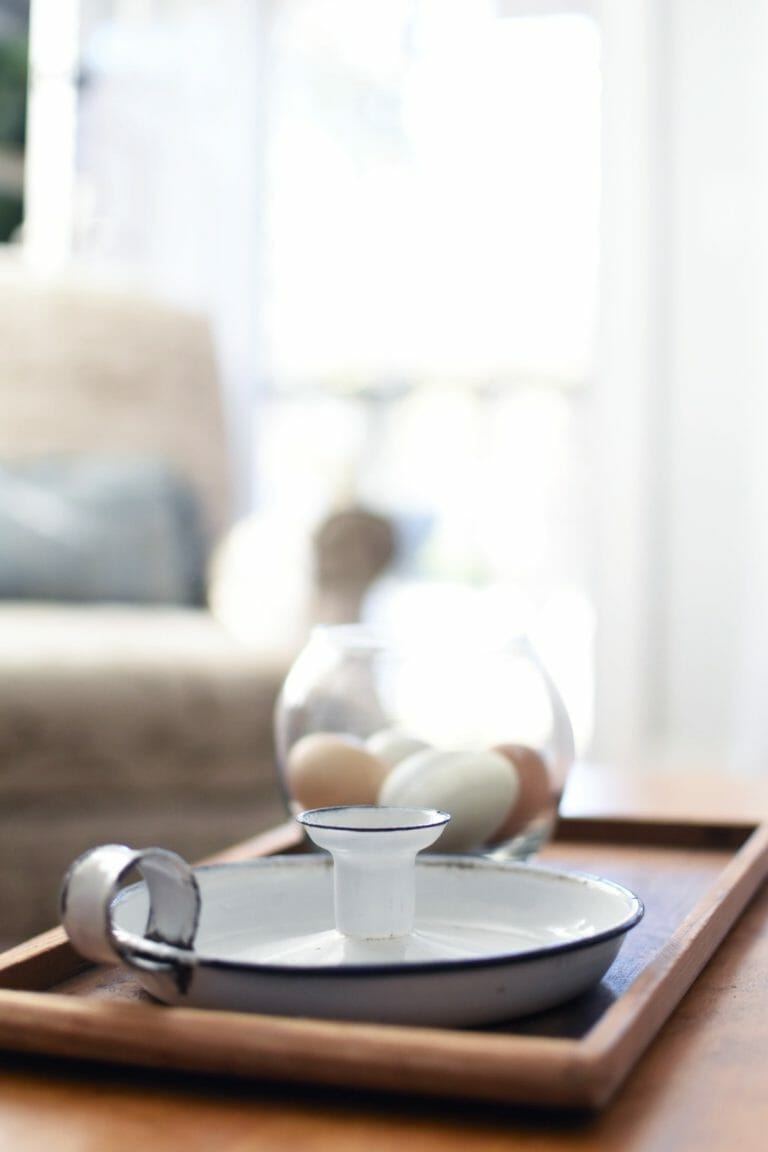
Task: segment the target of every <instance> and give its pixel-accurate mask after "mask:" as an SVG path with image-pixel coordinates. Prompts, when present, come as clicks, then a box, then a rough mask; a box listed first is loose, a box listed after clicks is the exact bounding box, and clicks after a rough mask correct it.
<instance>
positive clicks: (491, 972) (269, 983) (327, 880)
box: [62, 841, 643, 1026]
mask: <svg viewBox="0 0 768 1152" xmlns="http://www.w3.org/2000/svg"><path fill="white" fill-rule="evenodd" d="M377 843H378V841H377ZM133 867H136V868H138V869H139V870H140V871H141V873H142V875H143V877H144V879H143V880H142V881H139V882H138V883H135V884H132V885H131V886H130V887H128V888H124V889H122V890H121V891H119V892H118V891H117V888H118V885H119V881H120V879H121V878H122V877H124V876H125V875H126V874H127V873H128V872H129V870H130V869H131V868H133ZM412 874H413V878H414V896H415V912H414V918H413V925H412V928H411V930H410V931H408V932H404V933H402V934H401V935H397V936H392V937H389V938H385V939H367V938H358V937H355V936H351V935H347V934H345V933H343V932H340V931H339V930H338V929H337V928H336V927H335V923H336V913H337V904H336V900H335V896H334V860H333V859H332V858H331V857H330V856H328V855H326V854H320V853H312V854H306V855H297V856H276V857H272V858H267V859H260V860H255V861H252V862H245V863H236V864H221V865H209V866H203V867H199V868H194V869H190V868H189V867H188V866H187V865H186V864H184V862H183V861H181V860H180V858H179V857H177V856H175V855H174V854H173V853H169V852H165V851H164V850H162V849H149V850H146V851H144V852H141V851H138V852H134V851H132V850H131V849H128V848H125V847H123V846H119V845H117V846H116V845H107V846H105V847H102V848H97V849H94V850H93V851H92V852H90V853H87V854H86V855H85V856H84V857H81V858H80V860H79V861H76V862H75V864H74V865H73V866H72V868H71V869H70V872H69V874H68V876H67V879H66V881H65V885H64V889H63V898H62V918H63V922H64V926H65V928H66V929H67V931H68V933H69V935H70V938H71V940H72V943H73V944H74V946H75V947H76V948H77V949H78V950H79V951H81V952H82V953H83V954H84V955H87V956H89V957H91V958H92V959H95V960H100V961H108V962H112V963H115V962H119V963H122V964H125V965H127V966H128V967H130V968H131V969H132V970H133V971H134V972H135V974H136V976H137V978H138V980H139V981H140V983H141V985H142V986H143V987H144V988H145V989H146V991H147V992H149V993H150V994H151V995H152V996H154V997H156V998H157V999H159V1000H161V1001H165V1002H166V1003H169V1004H186V1005H190V1006H195V1007H204V1008H218V1009H232V1010H237V1011H248V1012H267V1013H277V1014H280V1015H294V1016H317V1017H329V1018H337V1019H355V1020H374V1021H379V1022H388V1023H400V1024H419V1025H449V1026H462V1025H471V1024H488V1023H494V1022H501V1021H503V1020H507V1019H512V1018H514V1017H518V1016H521V1015H527V1014H529V1013H533V1012H538V1011H541V1010H543V1009H546V1008H551V1007H553V1006H555V1005H557V1004H560V1003H562V1002H564V1001H566V1000H569V999H571V998H572V997H574V996H576V995H578V994H579V993H581V992H583V991H585V990H586V989H588V988H589V987H591V986H592V985H594V984H595V983H597V982H598V981H599V980H600V979H601V978H602V976H603V975H604V973H605V972H606V971H607V969H608V968H609V967H610V965H611V963H612V962H613V960H614V958H615V957H616V954H617V953H618V951H619V948H620V947H621V944H622V941H623V939H624V937H625V935H626V933H627V932H628V931H629V929H631V928H632V927H633V926H634V925H635V924H637V923H638V921H639V920H640V918H641V917H642V915H643V907H642V904H641V902H640V901H639V900H638V898H637V897H636V896H635V895H633V894H632V893H631V892H629V891H628V890H627V889H625V888H623V887H621V886H620V885H618V884H615V883H613V882H611V881H609V880H605V879H600V878H597V877H593V876H586V875H582V874H579V873H572V872H562V871H555V870H552V869H549V868H544V867H541V866H536V865H531V864H525V863H512V862H508V861H504V862H499V861H494V860H491V859H487V858H482V857H470V856H446V855H437V854H434V855H433V854H428V855H423V856H420V857H418V859H416V860H415V863H414V864H413V866H412Z"/></svg>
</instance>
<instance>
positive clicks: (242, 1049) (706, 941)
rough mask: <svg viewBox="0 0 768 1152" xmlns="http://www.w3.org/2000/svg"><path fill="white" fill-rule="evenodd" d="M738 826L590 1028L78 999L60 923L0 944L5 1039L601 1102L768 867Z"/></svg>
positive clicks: (764, 848)
mask: <svg viewBox="0 0 768 1152" xmlns="http://www.w3.org/2000/svg"><path fill="white" fill-rule="evenodd" d="M623 824H624V822H623V821H622V822H616V821H611V820H606V819H603V818H600V819H597V820H594V821H591V820H590V821H584V820H579V821H574V822H572V823H571V822H569V821H565V822H564V825H565V826H564V828H563V833H564V837H565V838H568V835H569V833H573V834H575V835H576V836H579V837H581V836H582V835H584V834H586V832H587V831H588V830H589V829H590V828H591V831H592V832H593V833H594V838H595V839H598V838H601V837H610V836H611V835H612V834H613V835H615V834H616V833H617V831H619V832H620V831H621V828H622V826H623ZM632 826H633V828H634V830H635V832H636V834H637V836H638V837H640V836H641V835H642V830H643V828H644V829H645V833H646V842H648V841H651V842H654V841H656V842H665V843H669V842H670V837H671V838H672V839H674V833H675V828H676V827H677V826H676V825H675V826H673V825H664V824H663V822H661V823H659V822H656V821H642V822H633V824H632ZM686 827H687V828H688V829H689V831H692V832H693V839H694V842H695V841H697V840H698V842H699V844H702V843H704V844H706V843H709V842H711V840H712V837H713V835H714V834H715V832H716V831H717V828H716V826H715V825H704V824H693V823H692V824H690V825H687V826H686ZM697 830H698V831H697ZM725 831H730V832H731V833H734V832H736V833H737V834H739V835H740V836H741V835H743V837H744V842H743V844H742V846H741V847H740V848H739V849H738V850H737V851H736V852H735V854H734V855H733V856H732V857H731V858H730V860H729V861H728V863H727V864H726V866H725V867H724V869H723V871H722V872H721V873H719V875H718V877H717V878H716V880H715V882H714V884H713V885H712V886H711V887H710V888H709V890H708V891H707V892H706V893H705V894H704V896H703V897H702V898H701V899H700V900H699V901H698V902H697V904H696V905H695V907H694V908H693V909H692V911H691V912H690V913H689V915H688V916H687V917H686V918H685V919H684V921H683V922H682V923H681V924H680V925H679V926H678V928H677V929H676V931H675V932H674V933H673V934H672V936H671V937H670V938H669V940H668V941H667V942H666V944H665V945H664V947H663V948H662V949H661V951H660V952H659V954H658V955H657V956H656V957H655V959H654V960H653V961H652V962H651V964H649V965H648V966H647V967H646V968H645V969H644V970H643V972H641V974H640V975H639V977H638V978H637V979H636V980H635V981H634V982H633V984H632V985H631V986H630V987H629V988H628V989H627V991H626V992H625V993H624V994H623V995H622V996H621V997H619V999H617V1000H616V1001H615V1003H614V1004H612V1005H611V1006H610V1007H609V1008H608V1009H607V1010H606V1011H605V1012H604V1014H603V1015H602V1017H601V1018H600V1020H599V1021H598V1022H597V1023H596V1025H595V1026H594V1027H593V1028H592V1029H591V1031H590V1032H589V1033H587V1035H586V1036H585V1037H583V1038H581V1039H578V1040H570V1039H560V1038H549V1037H531V1036H516V1035H509V1034H502V1033H482V1032H462V1031H458V1030H449V1029H437V1028H410V1027H403V1026H400V1025H397V1026H395V1025H380V1024H360V1023H347V1022H339V1021H327V1020H305V1019H290V1018H286V1017H275V1016H262V1015H247V1014H243V1013H235V1012H214V1011H204V1010H201V1009H195V1008H172V1009H171V1008H158V1007H156V1006H154V1005H147V1004H136V1003H125V1002H123V1003H119V1002H115V1001H109V1000H106V999H105V1000H102V999H86V998H80V999H78V998H77V997H74V996H68V995H63V994H61V993H56V992H48V991H46V989H47V988H50V987H52V986H54V985H55V984H57V983H59V982H60V981H62V980H64V979H66V978H67V977H69V976H72V975H74V974H76V972H78V971H82V970H83V969H84V968H86V967H88V965H87V963H85V962H84V961H82V960H81V959H80V958H79V957H78V956H77V955H76V954H75V953H74V952H73V950H72V949H71V948H70V946H69V944H68V942H67V940H66V937H65V935H64V933H63V931H62V930H61V929H53V930H52V931H51V932H48V933H45V934H43V935H42V936H39V937H36V938H35V939H34V940H31V941H28V942H27V943H26V944H23V945H20V946H19V947H17V948H14V949H11V950H10V951H9V952H6V953H5V955H3V956H0V981H2V984H3V985H4V987H3V988H0V1047H2V1048H5V1049H9V1050H14V1051H17V1052H19V1051H23V1052H29V1053H38V1054H43V1055H49V1056H66V1057H74V1058H83V1059H94V1060H101V1061H108V1062H111V1063H123V1064H134V1065H142V1066H147V1067H154V1068H167V1069H173V1070H175V1071H193V1072H201V1073H215V1074H225V1075H235V1076H240V1077H247V1078H254V1077H259V1078H264V1079H272V1080H275V1079H279V1080H288V1081H301V1082H309V1083H315V1084H324V1085H333V1086H336V1087H343V1088H361V1089H378V1090H391V1091H397V1092H403V1091H404V1090H405V1091H408V1092H411V1093H417V1094H426V1095H437V1096H444V1095H446V1094H450V1095H451V1096H454V1097H456V1096H463V1097H466V1098H475V1099H478V1100H482V1099H484V1100H489V1101H497V1102H498V1101H502V1102H505V1103H523V1104H547V1105H559V1106H575V1107H591V1108H597V1107H601V1106H602V1105H604V1104H605V1103H607V1102H608V1100H609V1099H610V1098H611V1096H613V1094H614V1093H615V1092H616V1090H617V1089H618V1087H619V1086H620V1085H621V1083H622V1082H623V1081H624V1080H625V1079H626V1077H627V1075H628V1074H629V1072H630V1071H631V1069H632V1067H633V1066H634V1064H635V1063H636V1062H637V1060H638V1059H639V1058H640V1056H641V1055H642V1053H643V1052H644V1051H645V1049H646V1047H647V1046H648V1044H649V1043H650V1042H651V1041H652V1039H653V1038H654V1036H655V1035H656V1033H657V1032H658V1030H659V1029H660V1028H661V1026H662V1024H663V1023H664V1021H665V1020H666V1019H667V1018H668V1017H669V1015H670V1014H671V1013H672V1011H673V1010H674V1008H675V1006H676V1005H677V1004H678V1003H679V1001H680V1000H681V999H682V997H683V995H684V994H685V992H686V991H687V990H688V988H689V987H690V986H691V984H692V983H693V981H694V980H695V979H696V977H697V976H698V974H699V972H700V971H701V969H702V968H703V967H704V965H705V964H706V963H707V961H708V960H709V959H710V957H711V956H712V955H713V953H714V952H715V951H716V949H717V947H718V946H719V944H720V942H721V941H722V940H723V938H724V937H725V936H726V934H727V933H728V931H729V930H730V928H731V927H732V925H733V924H734V922H735V921H736V920H737V918H738V917H739V915H740V914H741V912H742V911H743V910H744V908H745V907H746V905H747V904H748V902H749V900H750V899H751V898H752V896H754V894H755V893H756V892H757V890H758V888H759V887H760V886H761V884H762V883H763V881H764V880H765V879H766V877H768V824H764V825H739V826H735V825H729V826H728V828H727V829H725ZM683 839H684V840H685V837H683ZM299 842H300V836H297V833H296V830H295V827H294V826H293V825H292V824H291V825H285V826H282V827H281V828H279V829H275V830H273V831H272V832H270V833H268V834H266V835H264V836H261V837H255V838H254V839H253V840H251V841H248V842H246V844H244V845H239V846H237V847H236V848H234V849H231V850H229V851H228V852H225V853H222V854H221V855H220V856H218V857H217V859H242V858H244V857H245V856H249V855H250V856H258V855H266V854H273V853H275V852H280V851H291V850H293V849H295V848H296V847H297V846H298V844H299Z"/></svg>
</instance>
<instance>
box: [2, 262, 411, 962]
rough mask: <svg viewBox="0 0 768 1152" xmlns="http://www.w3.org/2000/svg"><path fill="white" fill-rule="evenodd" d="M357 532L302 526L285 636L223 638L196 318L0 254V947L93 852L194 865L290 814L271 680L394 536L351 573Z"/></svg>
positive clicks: (225, 524) (221, 521)
mask: <svg viewBox="0 0 768 1152" xmlns="http://www.w3.org/2000/svg"><path fill="white" fill-rule="evenodd" d="M365 520H366V517H365V515H363V521H365ZM355 523H356V521H355V517H354V516H353V517H352V519H351V521H350V519H349V517H348V515H347V514H346V513H345V514H343V515H342V518H341V520H340V521H337V520H336V519H335V517H331V518H330V521H329V524H330V527H329V526H328V525H323V526H321V527H319V528H318V532H317V534H316V536H315V537H314V538H313V539H308V541H307V549H306V552H307V559H306V566H307V567H306V572H305V573H302V574H300V576H301V579H300V580H298V581H295V580H294V584H295V585H296V587H297V588H299V590H300V594H299V595H298V597H297V600H296V603H295V605H294V608H293V610H292V620H291V624H292V627H291V629H290V635H288V632H286V643H285V645H284V646H282V647H280V648H279V649H278V648H276V646H275V645H274V643H270V644H269V645H260V643H259V636H258V635H254V634H253V633H252V632H251V633H248V632H247V630H244V631H243V634H242V635H239V634H238V633H237V630H236V629H234V628H233V627H232V626H231V621H230V620H229V619H227V618H226V613H225V612H217V611H215V610H212V606H213V608H214V609H215V608H216V603H215V601H216V596H215V594H214V593H215V589H214V590H213V591H212V589H211V579H212V576H211V574H212V573H216V574H217V579H220V580H221V582H222V584H221V586H225V585H226V577H225V573H223V572H222V568H223V567H224V566H225V562H226V561H227V559H228V552H231V551H232V549H231V546H228V541H230V543H231V534H232V533H233V532H235V529H234V528H233V510H232V500H231V478H230V474H229V456H228V451H227V437H226V431H225V423H224V415H223V412H222V404H221V396H220V394H219V385H218V378H217V370H216V363H215V357H214V353H213V349H212V345H211V338H210V333H209V330H208V327H207V325H206V323H205V322H204V321H203V320H202V319H201V318H200V317H198V316H195V315H190V314H187V313H184V312H180V311H178V310H176V309H173V308H170V307H168V306H165V305H161V304H159V303H158V302H156V301H148V300H146V299H144V298H142V297H141V296H139V295H136V294H132V293H127V292H122V291H116V290H114V289H107V288H106V287H100V286H98V285H95V284H94V283H93V282H86V281H84V280H82V279H81V280H79V281H76V280H71V279H70V280H69V281H68V282H66V283H63V282H61V281H59V282H56V283H52V282H42V281H34V280H30V279H29V278H28V277H27V276H25V275H24V274H23V273H22V272H21V270H20V269H19V268H17V267H16V266H15V265H10V266H8V267H5V266H1V265H0V939H6V940H7V939H9V938H20V937H22V936H25V935H29V934H30V933H32V932H35V931H38V930H42V929H45V928H47V927H49V926H50V925H51V924H53V923H54V922H55V920H56V916H57V906H56V901H57V893H58V887H59V881H60V878H61V875H62V873H63V870H64V869H65V867H66V866H67V865H68V863H69V862H70V861H71V860H72V859H73V858H74V857H75V856H76V855H77V854H78V853H79V852H81V851H83V850H84V849H86V848H88V847H90V846H92V845H95V844H97V843H105V842H110V841H120V842H127V843H131V844H134V845H147V844H150V843H155V844H162V845H164V846H166V847H169V848H174V849H176V850H177V851H179V852H182V853H183V854H184V855H186V856H187V857H188V858H191V859H197V858H199V857H201V856H202V855H204V854H206V853H208V852H209V851H212V850H214V849H216V848H217V847H221V846H224V845H225V844H226V843H228V842H231V841H234V840H236V839H240V838H244V837H246V836H249V835H252V834H254V833H255V832H257V831H258V830H260V829H262V828H265V827H267V826H268V825H270V824H272V823H274V822H275V821H276V820H281V819H285V818H286V814H285V809H284V807H283V803H282V799H281V796H280V793H279V789H278V786H277V782H276V773H275V768H274V761H273V744H272V717H273V707H274V702H275V699H276V696H277V693H278V691H279V687H280V684H281V682H282V679H283V677H284V675H285V672H286V669H287V666H288V664H289V662H290V660H291V658H292V656H293V655H294V654H295V647H296V645H297V644H298V643H300V642H301V640H302V636H303V634H305V633H306V631H307V630H308V628H309V626H310V625H311V623H312V619H313V617H314V618H317V615H318V611H319V613H320V616H321V618H322V615H323V613H325V614H326V618H328V613H330V618H335V619H339V618H344V617H346V616H349V615H350V613H352V614H353V613H354V612H355V610H356V606H357V604H358V603H359V599H360V593H361V588H362V586H363V585H364V584H365V583H366V582H367V581H368V580H369V579H370V577H371V575H372V574H375V571H377V570H378V569H379V568H380V567H381V564H382V563H385V562H386V559H387V549H388V547H389V544H390V543H391V542H390V541H389V538H388V535H387V528H386V525H385V523H384V522H383V521H379V520H378V519H377V518H375V517H374V518H373V519H372V524H373V535H372V540H373V543H372V546H371V547H372V549H373V553H372V555H373V566H372V567H371V566H369V565H368V564H367V562H366V561H365V559H364V554H365V550H366V548H367V545H366V544H365V542H363V544H362V545H359V541H360V538H361V537H360V536H359V534H358V532H357V529H356V528H355ZM339 524H341V529H342V530H341V532H340V533H339V530H338V526H339ZM334 525H336V527H334ZM350 527H351V528H352V530H353V531H352V540H353V543H352V546H351V547H350V536H349V532H348V531H347V529H349V528H350ZM358 527H360V526H358ZM362 528H363V537H362V538H363V541H364V540H365V539H366V536H365V531H366V525H365V524H363V525H362ZM337 535H339V536H340V545H341V547H340V551H339V550H338V549H337V551H339V555H338V556H332V555H330V553H332V552H333V548H334V540H335V539H336V536H337ZM320 545H322V547H320V551H319V554H320V555H321V557H323V558H324V559H323V561H322V563H320V565H319V567H318V566H317V565H316V564H315V560H314V557H315V554H316V553H317V551H318V546H320ZM361 548H362V553H363V558H361ZM382 549H383V550H382ZM347 555H348V556H349V558H350V561H349V563H347V561H346V560H345V556H347ZM250 559H251V562H253V563H254V565H255V567H254V572H253V580H254V586H255V585H256V583H257V572H258V563H259V558H258V557H251V558H250ZM271 559H272V561H273V562H274V560H275V558H274V557H272V558H271ZM294 562H298V563H301V561H295V560H294ZM350 564H351V568H350ZM292 575H293V576H294V577H295V575H296V573H295V572H294V573H293V574H292ZM245 576H246V579H247V576H248V573H247V572H246V573H245ZM316 576H317V579H316V578H315V577H316ZM241 578H242V573H241ZM254 594H256V589H254Z"/></svg>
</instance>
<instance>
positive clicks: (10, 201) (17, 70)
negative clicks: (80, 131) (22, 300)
mask: <svg viewBox="0 0 768 1152" xmlns="http://www.w3.org/2000/svg"><path fill="white" fill-rule="evenodd" d="M26 125H27V39H26V37H23V36H18V37H15V38H13V39H3V40H0V148H7V149H9V150H11V151H13V152H21V151H22V150H23V148H24V143H25V139H26ZM23 214H24V206H23V201H22V197H21V193H20V192H18V191H16V190H15V189H12V188H0V243H2V242H3V241H6V240H9V239H10V238H11V236H12V235H13V233H14V232H15V231H16V229H17V228H18V226H19V224H20V223H21V221H22V217H23Z"/></svg>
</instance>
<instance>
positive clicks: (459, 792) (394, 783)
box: [379, 748, 518, 852]
mask: <svg viewBox="0 0 768 1152" xmlns="http://www.w3.org/2000/svg"><path fill="white" fill-rule="evenodd" d="M517 791H518V778H517V773H516V771H515V769H514V766H513V765H512V764H511V763H510V761H509V760H508V759H507V757H505V756H503V755H502V754H501V753H500V752H493V751H490V750H487V751H486V750H482V751H480V750H472V749H454V750H449V751H440V750H438V749H434V748H428V749H426V750H423V751H421V752H415V753H414V754H413V755H411V756H408V757H406V759H405V760H401V761H400V763H399V764H396V765H395V767H394V768H393V769H392V770H391V772H390V773H389V775H388V776H386V777H385V778H384V781H383V783H382V785H381V788H380V789H379V804H397V805H404V806H408V807H415V808H440V809H442V810H443V811H444V812H449V813H450V815H451V820H450V823H449V824H448V825H447V826H446V828H445V831H444V832H443V834H442V836H441V837H440V840H439V842H438V844H437V848H438V850H439V851H441V852H461V851H466V850H467V849H470V848H478V847H479V846H480V845H481V844H484V843H485V842H486V841H487V839H488V837H489V836H491V835H492V834H493V833H494V832H495V831H496V829H497V828H498V826H499V824H500V822H501V821H500V818H501V819H503V817H504V813H505V812H508V811H509V809H510V808H511V807H512V805H513V804H514V802H515V798H516V796H517Z"/></svg>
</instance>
